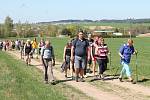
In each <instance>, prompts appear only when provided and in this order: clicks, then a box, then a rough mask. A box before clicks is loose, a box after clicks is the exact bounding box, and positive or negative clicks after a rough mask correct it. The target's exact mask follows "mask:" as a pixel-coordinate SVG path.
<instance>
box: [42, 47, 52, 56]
mask: <svg viewBox="0 0 150 100" xmlns="http://www.w3.org/2000/svg"><path fill="white" fill-rule="evenodd" d="M45 49H46V48H45V47H44V48H43V52H42V53H41V55H42V56H44V52H45ZM48 50H50V52H51V54H50V55H51V57H52V55H53V54H52V52H53V47H52V46H50V47H49V48H48Z"/></svg>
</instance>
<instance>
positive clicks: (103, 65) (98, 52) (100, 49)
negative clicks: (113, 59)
mask: <svg viewBox="0 0 150 100" xmlns="http://www.w3.org/2000/svg"><path fill="white" fill-rule="evenodd" d="M108 52H109V50H108V47H107V44H105V43H104V38H102V37H100V38H99V39H98V45H97V46H96V48H95V56H96V60H97V63H98V66H99V78H100V79H102V80H104V75H103V73H104V72H105V71H106V69H107V62H108V59H107V56H108Z"/></svg>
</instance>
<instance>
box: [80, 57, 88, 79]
mask: <svg viewBox="0 0 150 100" xmlns="http://www.w3.org/2000/svg"><path fill="white" fill-rule="evenodd" d="M85 63H86V64H85V68H84V71H83V74H84V75H85V77H87V76H86V73H87V59H86V61H85ZM81 70H82V69H81Z"/></svg>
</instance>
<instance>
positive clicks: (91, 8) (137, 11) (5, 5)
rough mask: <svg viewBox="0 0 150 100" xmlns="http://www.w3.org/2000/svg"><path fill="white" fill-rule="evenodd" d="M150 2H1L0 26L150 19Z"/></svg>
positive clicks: (113, 0)
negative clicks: (7, 23)
mask: <svg viewBox="0 0 150 100" xmlns="http://www.w3.org/2000/svg"><path fill="white" fill-rule="evenodd" d="M149 4H150V0H0V23H3V22H4V20H5V17H6V16H10V17H11V18H12V19H13V21H14V22H18V21H21V22H26V21H28V22H30V23H34V22H47V21H56V20H66V19H81V20H83V19H90V20H100V19H127V18H136V19H138V18H150V6H149Z"/></svg>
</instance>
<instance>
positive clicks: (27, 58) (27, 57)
mask: <svg viewBox="0 0 150 100" xmlns="http://www.w3.org/2000/svg"><path fill="white" fill-rule="evenodd" d="M28 60H29V54H26V64H27V65H28V64H29V62H28Z"/></svg>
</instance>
